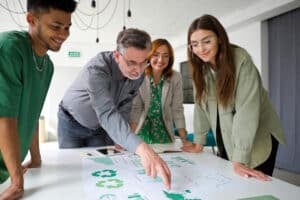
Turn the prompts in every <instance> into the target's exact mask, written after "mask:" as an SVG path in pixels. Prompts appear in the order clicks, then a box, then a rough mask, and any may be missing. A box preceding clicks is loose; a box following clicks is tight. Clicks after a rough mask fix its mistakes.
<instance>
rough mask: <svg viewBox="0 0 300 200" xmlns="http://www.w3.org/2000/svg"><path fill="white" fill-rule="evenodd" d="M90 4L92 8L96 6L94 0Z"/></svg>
mask: <svg viewBox="0 0 300 200" xmlns="http://www.w3.org/2000/svg"><path fill="white" fill-rule="evenodd" d="M91 6H92V8H96V0H92V3H91Z"/></svg>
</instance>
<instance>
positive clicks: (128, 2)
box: [0, 0, 261, 43]
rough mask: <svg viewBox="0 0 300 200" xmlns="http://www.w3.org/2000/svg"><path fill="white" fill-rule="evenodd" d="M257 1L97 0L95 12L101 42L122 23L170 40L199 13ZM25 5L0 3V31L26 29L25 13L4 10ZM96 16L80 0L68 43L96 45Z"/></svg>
mask: <svg viewBox="0 0 300 200" xmlns="http://www.w3.org/2000/svg"><path fill="white" fill-rule="evenodd" d="M259 1H261V0H251V1H246V0H96V2H97V6H98V10H99V11H101V10H103V12H101V14H99V22H98V24H99V27H102V28H100V29H99V31H98V33H99V39H100V43H114V40H115V37H116V35H117V33H118V32H119V31H120V30H122V28H123V25H124V23H125V25H126V27H135V28H140V29H144V30H146V31H148V32H149V33H150V35H151V36H152V38H157V37H164V38H170V37H174V36H176V35H177V34H178V33H181V32H186V30H187V28H188V26H189V24H190V23H191V22H192V20H193V19H195V18H196V17H199V16H201V15H202V14H205V13H208V14H213V15H215V16H217V17H220V16H226V15H228V14H230V13H232V12H234V11H236V10H242V9H245V8H247V7H249V6H251V5H253V4H255V3H256V2H259ZM20 2H21V3H20ZM25 2H26V1H25V0H23V1H19V0H0V4H1V6H0V17H1V19H5V20H1V21H2V22H1V24H0V31H2V30H8V29H16V28H19V27H20V26H18V25H17V24H19V25H21V26H23V27H22V28H23V29H27V27H26V26H27V24H26V22H25V16H24V14H14V13H9V12H7V10H5V9H4V7H6V8H7V7H8V8H9V9H10V10H13V11H17V12H21V11H23V10H24V9H25V8H26V3H25ZM98 4H99V5H98ZM129 7H130V10H131V13H132V16H131V17H130V18H129V17H127V15H126V14H127V10H128V8H129ZM104 8H105V9H104ZM114 9H115V11H114ZM96 13H97V8H92V7H91V0H80V1H79V4H78V7H77V10H76V12H75V13H74V15H73V26H72V29H71V31H72V34H71V37H70V40H71V41H77V42H80V43H90V42H91V43H94V42H95V40H96V37H97V30H95V28H96V27H97V17H96ZM113 13H114V14H113ZM110 18H111V19H110ZM83 22H84V23H85V24H90V25H91V27H92V28H87V26H86V25H84V24H83ZM82 29H84V30H82ZM78 38H80V40H79V39H78ZM78 40H79V41H78Z"/></svg>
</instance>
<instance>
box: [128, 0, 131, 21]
mask: <svg viewBox="0 0 300 200" xmlns="http://www.w3.org/2000/svg"><path fill="white" fill-rule="evenodd" d="M127 17H131V10H130V0H128V10H127Z"/></svg>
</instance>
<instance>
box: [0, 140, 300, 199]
mask: <svg viewBox="0 0 300 200" xmlns="http://www.w3.org/2000/svg"><path fill="white" fill-rule="evenodd" d="M86 150H89V149H66V150H59V149H58V147H57V144H56V143H46V144H43V145H41V152H42V157H43V159H42V160H43V164H42V167H41V168H39V169H30V170H28V171H27V172H26V174H25V194H24V199H32V200H40V199H46V200H47V199H51V200H53V199H72V200H74V199H85V197H86V194H85V191H84V186H83V185H84V184H83V182H84V181H83V180H82V179H83V178H82V161H81V156H80V152H83V151H86ZM180 154H181V155H183V156H186V157H194V158H195V159H198V161H200V162H201V163H202V164H203V165H206V166H209V167H210V168H211V169H213V170H217V171H222V172H223V173H224V174H226V176H228V177H232V178H234V179H243V181H242V183H245V187H243V184H241V185H239V187H238V188H231V189H225V190H220V191H219V192H215V193H211V194H210V195H209V197H208V198H207V199H214V200H216V199H222V200H224V199H230V200H231V199H238V198H246V197H252V196H258V195H266V194H269V195H273V196H275V197H277V198H279V199H282V200H287V199H288V200H299V199H300V188H299V187H298V186H295V185H292V184H289V183H287V182H284V181H281V180H279V179H276V178H272V181H269V182H263V181H258V180H255V179H253V178H243V177H238V175H236V174H235V173H234V172H233V171H232V166H231V163H230V162H228V161H225V160H223V159H220V158H218V157H216V156H214V155H212V154H211V153H207V152H204V153H201V154H186V153H180ZM195 173H197V172H195ZM8 185H9V180H8V181H6V182H5V183H3V184H1V185H0V191H1V192H2V191H3V190H4V189H5V188H6V187H7V186H8Z"/></svg>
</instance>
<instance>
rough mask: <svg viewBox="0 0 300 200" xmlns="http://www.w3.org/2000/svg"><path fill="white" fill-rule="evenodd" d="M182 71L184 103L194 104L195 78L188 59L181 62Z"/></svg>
mask: <svg viewBox="0 0 300 200" xmlns="http://www.w3.org/2000/svg"><path fill="white" fill-rule="evenodd" d="M180 73H181V76H182V89H183V103H184V104H193V103H194V93H193V80H192V76H191V75H190V72H189V64H188V62H187V61H184V62H181V63H180Z"/></svg>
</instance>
